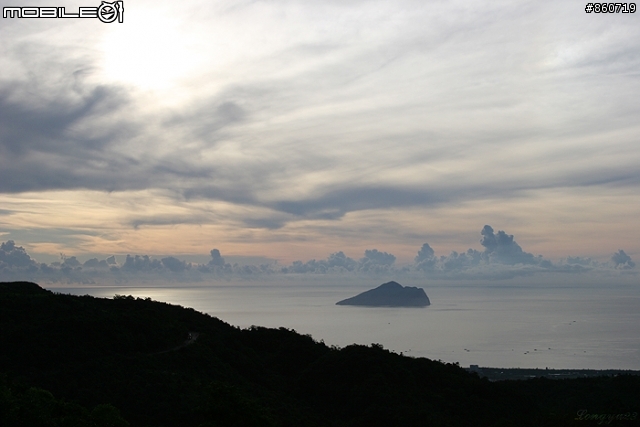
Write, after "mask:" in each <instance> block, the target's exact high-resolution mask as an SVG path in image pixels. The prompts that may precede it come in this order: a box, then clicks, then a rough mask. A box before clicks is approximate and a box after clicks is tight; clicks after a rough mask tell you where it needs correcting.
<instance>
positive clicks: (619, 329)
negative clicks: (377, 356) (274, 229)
mask: <svg viewBox="0 0 640 427" xmlns="http://www.w3.org/2000/svg"><path fill="white" fill-rule="evenodd" d="M380 283H382V282H380ZM380 283H376V284H374V285H373V286H372V285H371V284H364V283H362V281H355V282H354V281H352V282H343V281H342V280H340V279H335V278H334V279H326V280H325V279H322V278H316V279H314V280H312V281H309V280H306V279H299V280H297V279H295V278H293V279H292V278H287V279H286V280H281V279H271V280H270V281H268V282H261V281H255V280H254V281H241V280H236V281H213V282H211V283H196V284H184V283H170V282H169V283H163V284H162V285H155V284H150V283H140V284H136V285H132V284H131V283H129V284H124V285H113V284H112V285H102V286H96V285H91V286H89V285H77V286H73V285H55V284H50V285H44V287H46V288H48V289H50V290H53V291H56V292H61V293H69V294H75V295H87V294H88V295H93V296H97V297H113V296H114V295H115V294H119V295H133V296H135V297H151V298H152V299H154V300H157V301H164V302H168V303H172V304H179V305H182V306H185V307H192V308H194V309H196V310H198V311H201V312H206V313H209V314H211V315H212V316H215V317H218V318H220V319H221V320H223V321H225V322H227V323H229V324H232V325H235V326H239V327H243V328H246V327H250V326H252V325H257V326H266V327H274V328H275V327H285V328H287V329H294V330H296V331H297V332H299V333H302V334H310V335H311V336H312V337H313V338H314V339H316V340H317V341H320V340H322V341H324V342H325V343H326V344H327V345H335V346H339V347H343V346H346V345H349V344H354V343H356V344H364V345H370V344H372V343H376V344H381V345H382V346H383V347H384V348H387V349H389V350H391V351H394V352H398V353H402V354H404V355H406V356H411V357H426V358H429V359H435V360H442V361H443V362H448V363H454V362H457V363H459V364H460V365H461V366H463V367H468V366H469V365H472V364H473V365H480V366H485V367H502V368H518V367H520V368H547V367H548V368H550V369H633V370H640V332H639V329H638V327H639V326H640V309H639V308H640V285H638V286H629V285H621V286H610V285H609V286H604V285H602V286H599V285H592V284H590V285H585V286H576V285H572V286H533V285H531V284H529V285H525V286H488V285H486V284H484V285H475V284H469V285H455V284H449V283H444V284H442V283H441V284H433V285H419V284H418V285H419V286H420V287H423V288H424V289H425V291H426V293H427V295H428V296H429V298H430V300H431V305H430V306H429V307H425V308H390V307H384V308H374V307H353V306H338V305H335V303H336V302H337V301H339V300H341V299H344V298H347V297H350V296H353V295H356V294H358V293H360V292H363V291H365V290H367V289H371V288H373V287H375V286H377V285H379V284H380ZM403 284H404V285H411V286H416V284H414V283H403Z"/></svg>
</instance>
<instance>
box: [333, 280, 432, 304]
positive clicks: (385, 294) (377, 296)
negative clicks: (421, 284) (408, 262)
mask: <svg viewBox="0 0 640 427" xmlns="http://www.w3.org/2000/svg"><path fill="white" fill-rule="evenodd" d="M336 305H359V306H367V307H426V306H428V305H431V302H430V301H429V297H428V296H427V294H426V293H425V292H424V289H422V288H416V287H414V286H402V285H401V284H400V283H398V282H387V283H383V284H382V285H380V286H378V287H377V288H375V289H371V290H368V291H366V292H362V293H361V294H358V295H356V296H354V297H351V298H347V299H344V300H342V301H338V302H337V303H336Z"/></svg>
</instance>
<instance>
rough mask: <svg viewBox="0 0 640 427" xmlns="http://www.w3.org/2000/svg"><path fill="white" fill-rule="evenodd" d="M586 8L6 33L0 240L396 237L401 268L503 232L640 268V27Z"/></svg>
mask: <svg viewBox="0 0 640 427" xmlns="http://www.w3.org/2000/svg"><path fill="white" fill-rule="evenodd" d="M40 3H42V2H36V3H34V5H39V4H40ZM42 4H44V3H42ZM3 6H4V5H3ZM583 7H584V5H583V4H579V3H575V2H569V3H563V4H558V3H557V2H550V1H549V2H546V1H545V2H524V3H522V2H498V3H495V2H478V3H474V4H473V5H469V4H465V3H460V2H446V3H445V2H435V3H424V2H413V1H400V2H390V1H389V2H373V3H372V2H348V3H344V2H322V3H318V2H287V1H281V2H280V1H279V2H269V3H266V2H215V4H211V3H210V2H199V1H188V2H181V3H180V4H163V5H158V4H157V3H156V2H136V3H135V4H134V3H133V2H132V3H127V5H126V8H127V14H126V20H125V23H124V24H117V25H116V24H114V25H104V24H101V23H99V22H97V21H96V22H89V21H86V22H76V21H74V20H25V19H22V20H18V19H3V21H2V23H3V26H2V27H1V28H0V40H2V43H1V44H0V49H1V50H0V52H1V53H2V55H1V56H0V57H1V58H2V59H0V70H2V71H1V72H0V202H2V206H3V209H2V210H1V211H0V232H2V233H3V235H4V238H5V239H13V240H16V241H24V242H25V243H24V244H25V245H27V246H28V247H30V248H32V249H37V250H38V251H39V252H42V251H47V252H50V253H51V252H53V253H55V252H56V251H65V252H77V253H80V252H111V253H116V252H117V253H121V252H126V251H130V252H137V253H149V252H151V251H152V250H154V251H161V252H166V253H176V254H177V253H196V252H200V253H206V252H208V250H210V249H211V244H210V242H211V241H216V242H223V243H224V244H225V245H227V246H229V247H232V249H231V251H232V252H233V253H236V254H239V253H247V251H248V250H253V251H255V252H252V253H250V254H251V255H268V256H271V255H274V256H275V257H276V258H281V259H292V257H294V255H293V253H298V252H300V250H301V249H300V248H301V247H302V246H305V248H304V250H303V253H304V254H305V255H308V256H309V258H311V257H313V256H316V255H315V254H318V253H327V252H328V248H336V247H337V248H344V250H345V251H355V250H356V249H358V250H359V251H362V250H364V249H366V248H370V247H371V246H372V245H374V244H375V242H377V241H389V242H390V247H391V249H388V250H393V251H394V253H397V254H398V255H397V257H398V258H399V259H404V260H408V259H410V258H411V257H413V256H414V255H415V250H414V248H415V247H416V246H418V247H419V245H420V244H422V243H424V241H425V240H428V241H430V242H434V243H431V244H432V245H434V247H437V248H440V250H443V249H449V250H450V249H451V248H453V247H458V246H459V245H460V244H464V243H465V242H467V243H469V242H471V241H472V239H473V236H472V233H469V232H467V231H463V230H466V229H468V224H469V223H472V224H475V223H477V222H478V221H481V223H482V222H484V221H485V220H486V221H488V220H492V219H493V218H498V219H499V220H500V221H501V222H502V223H508V224H511V227H512V228H513V229H515V231H516V232H517V233H518V235H523V236H525V237H526V239H527V241H528V242H531V246H532V247H534V248H535V250H537V251H539V252H545V253H550V252H553V251H557V252H556V253H552V255H553V256H556V257H558V256H560V255H561V254H566V253H575V252H576V251H577V249H578V248H583V247H588V248H589V250H588V253H586V254H585V255H587V256H603V255H605V254H610V253H611V252H613V251H615V250H616V249H617V248H618V247H619V246H623V247H625V248H629V249H628V250H629V253H630V254H632V255H634V254H637V253H640V246H638V242H639V241H640V235H639V233H640V230H639V229H638V227H637V225H636V218H638V217H640V207H638V205H637V203H634V201H636V200H637V198H638V196H639V195H640V194H639V191H640V190H639V188H640V149H639V147H640V144H638V142H639V141H638V135H640V124H638V121H637V117H638V114H639V113H640V100H639V98H638V96H637V94H638V93H640V74H638V71H637V70H638V69H639V66H640V48H639V47H638V46H639V45H638V44H637V43H633V42H632V40H637V39H639V38H640V27H639V26H638V25H636V24H637V23H636V22H635V19H634V18H635V15H634V16H625V15H622V14H618V15H616V14H614V15H594V14H591V15H589V14H586V13H585V12H584V10H583ZM474 216H475V217H474ZM470 218H471V221H470ZM596 227H597V228H598V229H599V230H600V232H599V233H592V232H591V230H593V229H594V228H596ZM436 230H438V231H436ZM455 230H458V231H459V232H460V234H459V235H460V236H461V237H452V236H455V235H456V233H455ZM465 233H466V235H465ZM603 236H605V237H603ZM494 237H495V239H497V240H500V239H503V238H504V236H500V235H496V236H494ZM545 238H548V239H555V240H547V241H545ZM456 239H457V240H456ZM488 239H489V238H488ZM603 239H605V240H604V241H603ZM560 241H561V243H559V242H560ZM487 244H488V245H490V244H491V243H490V240H487ZM159 245H161V247H159ZM152 248H153V249H152ZM498 248H499V247H498ZM558 248H559V249H558ZM488 249H489V246H485V250H488ZM270 251H272V252H275V253H269V252H270ZM525 254H526V253H524V252H523V253H520V254H518V255H514V254H513V253H511V252H510V253H509V255H508V256H511V257H515V258H513V259H514V260H518V261H523V260H524V258H523V257H525V258H526V255H525ZM463 255H464V256H467V257H471V258H473V256H472V255H467V254H466V253H464V254H462V255H458V258H460V257H462V256H463ZM505 256H507V255H505V254H504V253H502V252H500V251H499V249H496V251H494V252H491V257H493V258H495V259H498V258H501V257H505ZM423 261H424V260H423ZM450 261H451V262H454V261H453V260H450ZM455 262H458V263H464V262H467V261H466V260H464V261H461V260H460V259H457V258H456V261H455ZM176 268H178V267H176Z"/></svg>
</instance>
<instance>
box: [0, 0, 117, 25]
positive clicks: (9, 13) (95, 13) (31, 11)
mask: <svg viewBox="0 0 640 427" xmlns="http://www.w3.org/2000/svg"><path fill="white" fill-rule="evenodd" d="M2 17H3V18H98V19H99V20H100V21H102V22H104V23H105V24H110V23H111V22H115V21H116V20H117V21H118V22H119V23H121V24H122V23H123V22H124V1H122V0H118V1H113V2H111V3H109V2H106V1H103V2H102V4H100V6H98V7H80V8H78V13H67V11H66V8H65V7H58V6H47V7H30V6H24V7H12V6H8V7H3V8H2Z"/></svg>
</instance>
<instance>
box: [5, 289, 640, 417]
mask: <svg viewBox="0 0 640 427" xmlns="http://www.w3.org/2000/svg"><path fill="white" fill-rule="evenodd" d="M194 332H197V333H198V334H199V335H198V336H197V339H196V340H195V341H193V340H191V341H190V340H189V336H190V334H191V333H194ZM187 343H189V344H187ZM0 372H2V376H1V377H0V425H2V426H5V425H6V426H14V425H15V426H21V425H25V426H26V425H28V426H126V425H131V426H134V427H135V426H207V427H208V426H211V427H213V426H378V425H380V426H395V425H397V426H470V425H474V426H501V425H502V426H515V425H517V426H564V425H591V424H593V425H596V424H597V422H595V421H593V420H587V419H586V418H585V417H583V419H576V418H579V417H578V415H577V414H578V411H580V410H587V411H588V413H589V414H621V413H633V412H638V411H639V409H640V404H638V402H640V377H635V376H627V375H622V376H618V377H599V378H584V379H575V380H546V379H535V380H528V381H502V382H490V381H488V380H487V379H482V378H480V377H479V376H477V375H476V374H472V373H468V372H466V371H465V370H464V369H462V368H460V367H459V366H457V365H454V364H445V363H441V362H437V361H432V360H428V359H414V358H410V357H405V356H401V355H398V354H395V353H392V352H389V351H387V350H385V349H384V348H382V346H380V345H376V344H373V345H371V346H369V347H367V346H359V345H352V346H348V347H346V348H342V349H339V348H335V347H329V346H326V345H325V344H324V343H319V342H316V341H314V340H313V339H312V338H311V337H310V336H305V335H300V334H298V333H296V332H295V331H291V330H287V329H284V328H280V329H268V328H262V327H253V328H250V329H244V330H242V329H239V328H236V327H233V326H230V325H228V324H226V323H224V322H222V321H221V320H219V319H216V318H213V317H211V316H209V315H207V314H203V313H199V312H196V311H195V310H193V309H188V308H183V307H179V306H175V305H170V304H166V303H161V302H156V301H152V300H150V299H140V298H133V297H129V296H117V297H116V298H114V299H100V298H94V297H90V296H71V295H61V294H55V293H52V292H49V291H47V290H44V289H42V288H40V287H39V286H37V285H35V284H33V283H27V282H16V283H0ZM125 420H126V421H125ZM637 422H638V420H637V416H636V418H635V419H631V418H629V417H627V418H624V419H623V418H620V419H618V420H614V421H612V422H611V424H609V425H616V423H618V424H619V425H634V424H635V423H637Z"/></svg>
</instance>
